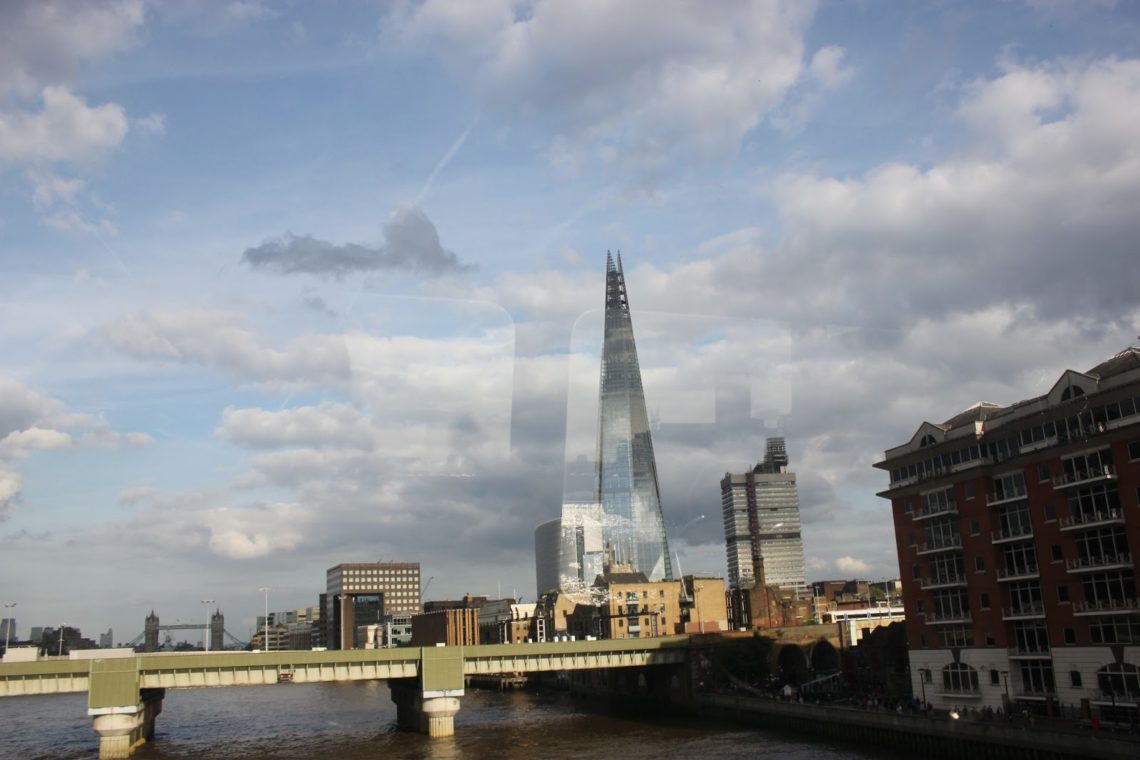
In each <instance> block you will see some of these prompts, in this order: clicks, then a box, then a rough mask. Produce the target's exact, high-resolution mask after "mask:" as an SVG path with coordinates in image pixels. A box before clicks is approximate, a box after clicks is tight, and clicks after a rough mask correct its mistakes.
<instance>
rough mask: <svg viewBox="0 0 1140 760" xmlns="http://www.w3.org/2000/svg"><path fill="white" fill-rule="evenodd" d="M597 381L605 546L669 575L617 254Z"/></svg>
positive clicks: (611, 265)
mask: <svg viewBox="0 0 1140 760" xmlns="http://www.w3.org/2000/svg"><path fill="white" fill-rule="evenodd" d="M600 385H601V387H600V393H599V399H598V456H597V467H598V477H597V502H598V504H600V505H601V513H602V538H603V541H604V543H605V548H606V551H607V552H608V553H609V554H610V556H611V557H612V559H613V561H614V562H615V563H620V564H628V565H632V566H633V569H634V570H638V571H641V572H643V573H645V575H646V577H648V578H649V579H650V580H652V581H657V580H662V579H667V580H671V579H672V578H673V564H672V561H671V559H670V556H669V543H668V540H667V538H666V536H665V521H664V519H663V517H662V514H661V495H660V489H659V487H658V484H657V464H656V461H655V460H654V457H653V439H652V437H651V435H650V432H649V415H648V414H647V413H646V410H645V391H644V389H643V388H642V385H641V367H640V366H639V364H638V361H637V346H636V344H635V343H634V339H633V322H632V320H631V319H630V314H629V299H628V296H627V294H626V288H625V274H624V273H623V272H622V266H621V256H620V254H619V255H618V258H617V261H616V263H615V261H614V259H613V257H612V256H610V255H608V254H607V256H606V314H605V334H604V341H603V345H602V373H601V383H600Z"/></svg>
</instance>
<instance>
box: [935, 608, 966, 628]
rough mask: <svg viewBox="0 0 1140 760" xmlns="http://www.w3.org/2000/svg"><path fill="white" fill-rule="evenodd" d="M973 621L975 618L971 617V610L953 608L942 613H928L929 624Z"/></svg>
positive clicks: (952, 623)
mask: <svg viewBox="0 0 1140 760" xmlns="http://www.w3.org/2000/svg"><path fill="white" fill-rule="evenodd" d="M972 622H974V619H973V618H972V617H970V611H969V610H953V611H950V612H944V613H942V614H941V615H940V614H938V613H937V612H928V613H926V624H927V625H954V624H962V623H972Z"/></svg>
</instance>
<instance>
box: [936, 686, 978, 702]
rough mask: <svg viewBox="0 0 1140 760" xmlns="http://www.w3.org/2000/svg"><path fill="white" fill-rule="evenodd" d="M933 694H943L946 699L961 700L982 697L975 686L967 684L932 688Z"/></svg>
mask: <svg viewBox="0 0 1140 760" xmlns="http://www.w3.org/2000/svg"><path fill="white" fill-rule="evenodd" d="M934 693H935V694H944V695H946V696H948V697H962V698H963V699H970V698H975V699H981V697H982V690H981V689H979V688H978V687H977V686H973V685H967V684H961V685H958V686H952V685H947V684H942V685H940V686H935V687H934Z"/></svg>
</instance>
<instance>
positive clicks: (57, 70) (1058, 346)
mask: <svg viewBox="0 0 1140 760" xmlns="http://www.w3.org/2000/svg"><path fill="white" fill-rule="evenodd" d="M575 5H576V4H573V3H561V2H549V1H548V0H524V2H519V3H508V2H505V1H502V2H500V1H499V0H492V1H489V2H486V3H479V4H468V3H455V4H452V3H443V2H436V1H435V0H427V1H425V2H409V3H406V4H405V3H399V4H385V5H382V6H379V7H377V6H376V5H375V4H372V3H366V2H356V1H355V0H343V2H338V3H333V4H329V5H328V6H327V7H325V6H323V5H322V7H320V8H316V7H311V6H309V5H307V4H289V3H275V2H270V1H269V0H248V1H247V2H241V3H233V2H229V1H228V0H204V1H203V2H197V3H189V4H187V3H158V2H149V1H148V0H92V2H87V3H83V4H82V8H81V9H79V10H77V9H75V8H74V7H72V4H70V3H59V2H52V0H43V1H42V2H26V1H23V0H12V1H11V2H5V3H0V190H2V191H0V241H2V242H0V267H3V272H4V277H2V278H0V355H2V356H3V357H4V359H3V361H0V601H2V602H3V603H5V604H7V603H10V602H18V603H19V607H18V608H17V610H16V611H17V612H18V615H17V617H18V619H19V622H20V625H21V626H23V628H22V630H27V629H28V627H29V626H31V625H33V624H34V625H59V624H60V623H67V624H69V625H75V626H78V627H80V628H82V629H83V630H88V631H96V630H106V629H107V628H108V627H111V628H113V629H114V630H115V631H116V632H119V634H120V635H121V636H122V637H123V638H124V639H126V638H128V637H131V636H134V635H135V634H137V633H138V632H140V630H141V624H142V619H143V616H144V615H145V614H146V612H147V611H149V610H150V609H152V608H153V609H155V610H156V611H157V612H158V613H159V614H160V615H161V616H162V618H163V620H164V621H168V620H169V621H174V620H183V621H187V620H192V621H196V620H198V619H199V618H200V617H201V616H202V614H201V613H202V610H201V608H202V605H201V600H202V599H215V600H217V603H218V604H219V605H220V606H221V607H222V609H224V610H225V611H226V615H227V621H228V622H227V624H228V625H231V630H232V631H233V632H234V633H239V632H244V631H248V630H250V629H252V628H253V626H254V625H255V621H256V616H257V615H258V614H259V613H260V611H261V610H262V609H263V606H264V603H265V602H264V597H263V594H262V592H260V591H259V588H261V587H265V586H269V587H272V588H273V591H272V592H271V596H270V603H271V604H273V605H274V606H280V607H301V606H307V605H311V604H312V603H313V595H314V591H316V590H317V589H318V587H319V586H320V584H321V580H320V579H321V578H322V577H323V573H324V571H325V570H326V569H327V568H328V567H330V566H332V565H334V564H336V563H339V562H375V561H377V560H380V559H388V560H401V561H417V562H420V563H422V566H423V572H424V573H425V575H426V576H436V578H437V580H436V581H435V583H434V584H433V586H432V592H433V594H438V595H439V596H443V597H453V598H457V597H460V596H462V595H463V594H464V593H467V592H470V593H473V594H480V593H488V594H489V593H491V592H492V591H493V590H494V589H496V588H498V587H501V588H503V589H504V593H505V590H507V589H518V590H519V591H520V592H521V593H522V595H524V596H528V597H529V589H530V588H531V584H532V580H531V579H532V578H533V577H534V556H533V531H534V527H535V526H536V525H537V524H539V523H541V522H542V521H543V520H544V519H548V518H549V517H551V516H553V515H554V514H556V510H557V509H558V506H559V505H560V504H561V502H562V500H563V498H564V495H565V494H564V491H563V489H564V477H563V474H564V471H565V465H566V462H567V461H574V460H575V459H576V458H577V457H578V456H579V455H583V456H586V457H587V458H589V457H593V456H594V455H595V451H596V445H597V439H596V435H597V430H596V426H597V420H598V414H599V410H598V408H597V403H598V375H597V367H598V361H599V358H600V356H601V353H602V345H601V343H602V341H601V335H602V333H603V331H604V319H605V315H604V310H603V309H601V308H599V307H600V306H601V304H599V303H598V299H597V295H598V293H597V290H598V272H597V269H598V255H599V253H600V252H601V251H603V250H618V249H620V250H622V252H623V256H624V259H625V263H626V264H629V265H630V266H629V268H628V269H625V270H624V277H625V280H626V282H627V284H628V286H629V288H630V290H632V291H633V293H634V296H635V306H636V309H637V317H636V321H637V350H638V359H639V364H640V370H641V376H642V380H643V385H644V392H645V397H646V399H647V400H648V402H649V405H648V409H647V410H646V411H647V416H648V419H649V429H650V430H651V432H652V436H653V444H654V447H655V456H656V460H657V462H656V464H657V472H658V480H659V485H660V491H661V500H662V502H663V503H664V505H665V523H666V525H665V529H666V530H667V532H668V536H669V542H670V549H671V550H672V553H673V555H674V557H675V558H679V562H678V567H676V568H675V570H676V571H677V573H678V574H680V573H681V572H682V571H683V572H684V573H686V574H688V573H700V574H707V573H709V574H720V573H722V572H723V568H724V535H723V530H722V526H721V525H720V524H719V522H718V521H717V520H716V519H715V518H714V515H716V514H717V507H718V504H717V502H716V491H715V487H716V484H717V483H718V482H719V480H720V479H721V477H723V474H724V473H725V472H726V471H730V472H743V471H745V469H746V468H748V467H751V466H752V465H754V464H755V462H756V461H757V460H758V458H759V457H760V456H761V455H762V453H763V450H764V449H763V447H764V441H765V439H766V438H767V437H769V436H771V435H774V434H782V435H784V436H785V438H786V441H787V447H788V453H789V456H790V457H791V458H792V461H794V462H795V463H796V471H797V487H798V489H799V495H800V502H801V510H800V512H801V517H802V523H803V524H802V535H803V539H804V543H805V545H806V546H807V547H809V552H808V556H807V558H806V561H807V565H808V566H807V574H808V577H809V578H821V577H844V576H848V577H850V576H863V577H870V578H877V577H893V576H894V575H895V574H896V572H897V571H896V569H895V567H894V566H895V561H894V556H895V551H894V546H893V535H892V530H891V525H890V516H889V514H888V511H889V510H888V509H887V507H886V505H885V504H884V503H882V500H881V499H878V498H877V497H876V496H875V493H876V492H877V491H879V490H882V488H883V484H884V479H885V478H884V476H883V474H882V473H879V472H876V471H874V470H873V469H872V468H871V466H870V465H871V464H872V463H873V462H875V461H876V459H877V458H878V457H881V456H882V452H883V451H884V450H885V448H886V447H887V446H889V445H891V444H892V443H893V442H896V441H899V440H904V439H905V438H906V436H907V435H909V434H910V433H911V432H912V431H913V426H914V423H915V420H916V417H929V418H932V419H936V420H939V419H948V418H950V417H951V416H953V415H955V414H957V413H958V412H960V411H961V410H963V409H966V408H967V407H969V406H970V405H972V404H974V403H976V402H978V401H989V402H995V403H1008V402H1012V401H1013V400H1016V399H1019V398H1024V397H1025V396H1026V395H1032V394H1034V393H1043V392H1045V390H1046V389H1047V386H1048V384H1049V383H1050V382H1052V380H1053V379H1054V378H1055V377H1056V375H1057V374H1058V373H1059V372H1060V371H1061V370H1062V369H1064V368H1065V367H1070V366H1075V367H1089V366H1093V365H1094V364H1095V363H1096V362H1098V361H1100V360H1101V359H1103V357H1105V356H1108V355H1111V354H1113V353H1115V352H1116V351H1118V350H1120V348H1121V346H1123V345H1127V344H1129V343H1132V342H1134V341H1135V336H1136V335H1137V334H1140V300H1138V297H1137V293H1140V280H1138V279H1137V278H1140V271H1138V269H1137V267H1135V265H1134V264H1133V263H1132V262H1133V259H1134V257H1135V251H1134V248H1135V245H1134V241H1135V240H1136V239H1138V238H1140V218H1138V217H1137V216H1136V215H1135V214H1134V213H1132V212H1131V209H1134V208H1136V206H1137V204H1138V202H1140V164H1138V163H1137V158H1136V157H1137V156H1140V135H1138V134H1137V132H1136V130H1135V129H1133V128H1132V125H1133V124H1134V123H1135V122H1136V121H1137V116H1136V114H1137V113H1140V74H1138V71H1140V22H1138V13H1137V9H1136V7H1135V5H1134V4H1132V3H1115V4H1114V3H1111V2H1096V3H1080V4H1077V3H1071V2H1065V0H1021V1H1011V2H1003V3H992V2H981V1H977V2H968V1H967V2H961V3H953V4H945V3H935V2H929V3H908V4H906V5H905V7H903V8H899V7H897V4H893V3H877V2H869V3H859V2H839V1H836V2H819V3H814V2H801V1H800V0H794V1H793V0H748V1H742V2H739V3H731V4H727V5H725V6H723V7H721V8H719V9H718V11H717V13H715V14H714V13H710V12H709V10H708V9H707V7H706V4H702V3H675V4H670V5H669V7H668V9H662V8H660V7H659V5H660V4H659V3H654V2H648V1H647V0H626V1H623V2H616V1H615V2H612V3H607V2H599V3H596V4H595V3H591V4H589V5H582V6H578V7H574V6H575ZM568 7H569V8H571V10H570V11H567V10H566V9H567V8H568ZM464 9H469V12H467V11H465V10H464ZM60 19H65V21H60ZM702 515H705V516H707V517H705V518H704V519H702ZM109 558H110V559H109ZM231 621H232V622H231Z"/></svg>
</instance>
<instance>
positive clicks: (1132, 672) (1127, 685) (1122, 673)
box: [1096, 662, 1140, 699]
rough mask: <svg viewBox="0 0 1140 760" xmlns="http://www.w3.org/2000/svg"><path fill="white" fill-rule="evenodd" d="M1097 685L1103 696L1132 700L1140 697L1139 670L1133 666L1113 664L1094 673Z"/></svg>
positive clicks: (1125, 663)
mask: <svg viewBox="0 0 1140 760" xmlns="http://www.w3.org/2000/svg"><path fill="white" fill-rule="evenodd" d="M1096 680H1097V685H1098V686H1099V687H1100V690H1101V692H1102V693H1104V694H1108V695H1112V696H1114V697H1125V698H1129V699H1134V698H1136V697H1140V668H1137V667H1136V666H1135V665H1132V664H1129V663H1127V662H1124V663H1113V664H1112V665H1105V666H1104V667H1103V668H1101V669H1100V670H1098V671H1097V672H1096Z"/></svg>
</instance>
